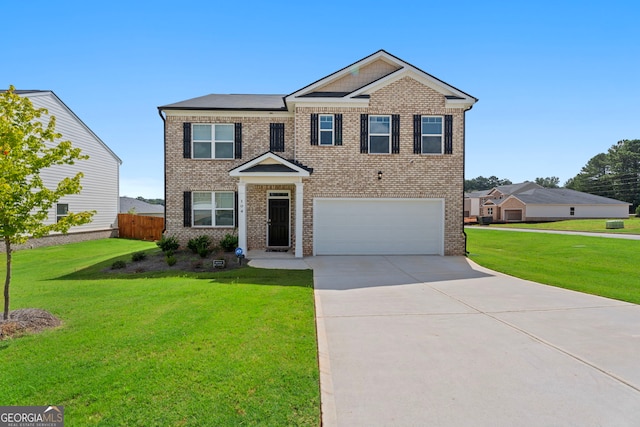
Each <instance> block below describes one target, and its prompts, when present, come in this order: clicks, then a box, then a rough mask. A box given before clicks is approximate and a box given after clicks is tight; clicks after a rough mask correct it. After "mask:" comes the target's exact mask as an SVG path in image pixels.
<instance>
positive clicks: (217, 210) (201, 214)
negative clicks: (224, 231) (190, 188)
mask: <svg viewBox="0 0 640 427" xmlns="http://www.w3.org/2000/svg"><path fill="white" fill-rule="evenodd" d="M234 207H235V196H234V193H233V191H213V192H212V191H207V192H204V191H198V192H194V193H193V225H194V226H195V227H233V226H234V225H235V224H234V218H235V212H234Z"/></svg>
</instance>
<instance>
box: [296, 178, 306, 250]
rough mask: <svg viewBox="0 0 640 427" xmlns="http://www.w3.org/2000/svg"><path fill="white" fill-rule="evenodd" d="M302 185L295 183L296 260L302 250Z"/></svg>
mask: <svg viewBox="0 0 640 427" xmlns="http://www.w3.org/2000/svg"><path fill="white" fill-rule="evenodd" d="M303 185H304V184H303V183H302V182H296V253H295V256H296V258H302V249H303V240H302V239H303V237H302V236H303V232H302V231H303V230H302V224H303V222H304V221H303V216H304V213H303V212H302V211H303V209H302V206H303V203H302V202H303V201H304V191H303Z"/></svg>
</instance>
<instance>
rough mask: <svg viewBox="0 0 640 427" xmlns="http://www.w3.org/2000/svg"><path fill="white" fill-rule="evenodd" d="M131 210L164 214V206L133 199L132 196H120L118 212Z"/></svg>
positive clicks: (140, 212)
mask: <svg viewBox="0 0 640 427" xmlns="http://www.w3.org/2000/svg"><path fill="white" fill-rule="evenodd" d="M132 210H133V212H135V213H138V214H142V213H157V214H164V206H162V205H152V204H151V203H147V202H143V201H142V200H138V199H134V198H132V197H120V213H127V212H131V211H132Z"/></svg>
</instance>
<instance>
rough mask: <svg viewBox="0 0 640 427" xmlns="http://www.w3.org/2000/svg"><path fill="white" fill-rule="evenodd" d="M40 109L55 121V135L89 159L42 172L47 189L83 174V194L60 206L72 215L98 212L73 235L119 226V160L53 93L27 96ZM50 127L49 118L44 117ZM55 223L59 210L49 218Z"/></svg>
mask: <svg viewBox="0 0 640 427" xmlns="http://www.w3.org/2000/svg"><path fill="white" fill-rule="evenodd" d="M27 96H28V97H29V99H30V100H31V102H32V103H33V105H34V106H35V107H37V108H46V109H47V110H48V111H49V115H51V116H55V117H56V131H57V132H58V133H61V134H62V139H63V140H69V141H71V142H72V144H73V147H77V148H80V149H81V150H82V154H83V155H88V156H89V159H87V160H79V161H76V163H75V164H74V165H59V166H54V167H51V168H49V169H47V170H45V171H43V172H42V174H41V176H42V178H43V181H44V184H45V185H46V186H47V187H48V188H55V186H56V185H57V184H58V182H60V181H61V180H62V179H63V178H65V177H71V176H74V175H75V174H76V173H78V172H83V173H84V177H83V178H82V180H81V181H80V182H81V185H82V191H81V193H80V194H76V195H70V196H65V197H63V198H62V199H60V201H59V203H67V204H68V205H69V211H70V212H82V211H90V210H95V211H96V214H95V215H94V216H93V220H92V222H90V223H89V224H85V225H82V226H78V227H73V228H72V229H71V230H70V232H81V231H93V230H104V229H109V228H114V227H116V226H117V218H118V210H119V209H118V207H119V200H120V199H119V168H120V159H118V158H117V157H116V156H115V154H114V153H113V152H111V151H110V150H109V148H108V147H106V146H105V145H104V143H103V142H102V141H100V140H99V139H98V138H96V136H95V135H94V134H93V133H92V132H91V131H90V130H89V129H88V128H87V127H86V126H85V125H84V124H83V123H82V122H81V121H80V120H79V119H78V118H77V117H76V116H75V115H74V114H73V113H72V112H70V111H69V110H68V108H66V106H65V105H64V104H62V103H61V102H60V100H59V99H57V98H56V96H55V95H54V94H52V93H51V92H42V93H33V94H28V95H27ZM43 119H44V120H43V121H44V123H48V117H43ZM55 220H56V206H55V205H54V206H53V208H52V209H51V212H50V214H49V219H48V220H47V223H53V222H55Z"/></svg>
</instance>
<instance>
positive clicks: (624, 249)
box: [465, 227, 640, 304]
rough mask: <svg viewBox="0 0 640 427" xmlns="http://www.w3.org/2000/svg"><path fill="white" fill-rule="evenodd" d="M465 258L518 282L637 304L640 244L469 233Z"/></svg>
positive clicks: (541, 235) (484, 231)
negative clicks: (511, 277) (526, 281)
mask: <svg viewBox="0 0 640 427" xmlns="http://www.w3.org/2000/svg"><path fill="white" fill-rule="evenodd" d="M465 231H466V233H467V250H468V251H469V258H470V259H471V260H473V261H475V262H476V263H478V264H480V265H482V266H484V267H487V268H490V269H492V270H496V271H500V272H502V273H506V274H509V275H512V276H515V277H520V278H522V279H527V280H532V281H535V282H539V283H544V284H548V285H552V286H558V287H561V288H566V289H572V290H576V291H580V292H585V293H589V294H594V295H600V296H604V297H608V298H614V299H618V300H622V301H628V302H632V303H636V304H640V270H638V259H639V258H640V241H635V240H626V239H614V238H604V237H590V236H576V235H562V234H547V233H516V232H513V233H507V232H504V231H500V230H491V229H486V228H485V229H478V228H475V227H473V228H467V229H466V230H465Z"/></svg>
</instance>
